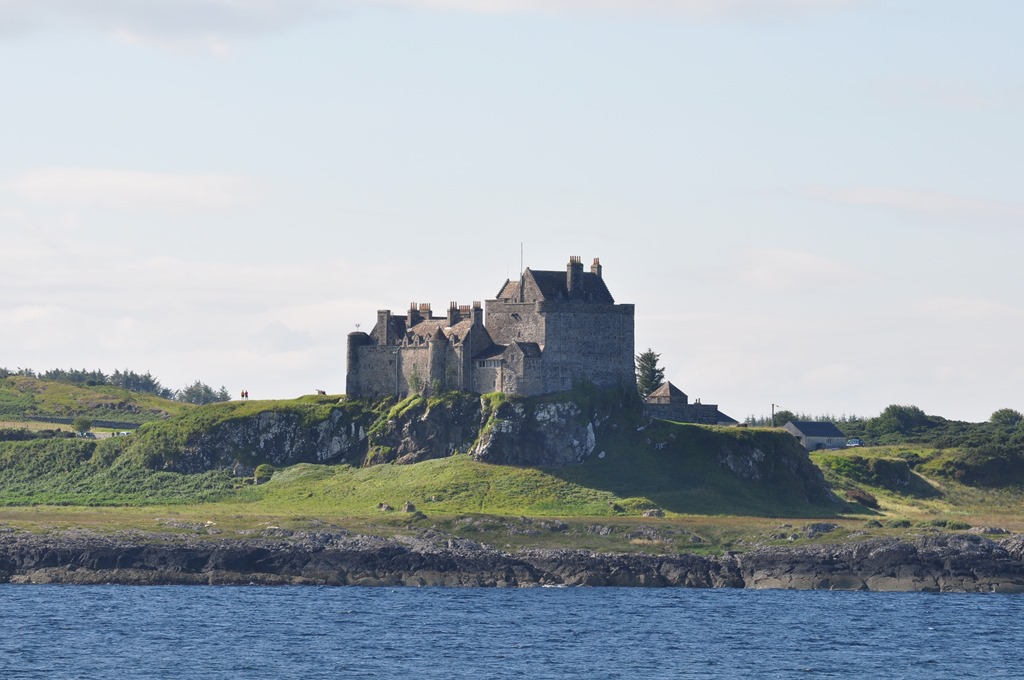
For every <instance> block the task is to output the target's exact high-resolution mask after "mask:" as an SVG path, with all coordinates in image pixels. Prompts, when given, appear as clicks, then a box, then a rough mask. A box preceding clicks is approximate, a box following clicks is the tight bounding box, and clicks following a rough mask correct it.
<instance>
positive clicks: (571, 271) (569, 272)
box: [566, 255, 583, 295]
mask: <svg viewBox="0 0 1024 680" xmlns="http://www.w3.org/2000/svg"><path fill="white" fill-rule="evenodd" d="M582 283H583V260H582V259H580V257H579V255H573V256H572V257H570V258H569V266H568V267H567V268H566V288H567V289H568V291H569V294H570V295H572V294H573V293H575V292H576V291H578V290H579V289H580V286H581V285H582Z"/></svg>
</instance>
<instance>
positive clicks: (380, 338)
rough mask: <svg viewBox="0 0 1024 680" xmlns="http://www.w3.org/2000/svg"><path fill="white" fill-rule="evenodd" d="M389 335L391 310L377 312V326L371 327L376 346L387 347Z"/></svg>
mask: <svg viewBox="0 0 1024 680" xmlns="http://www.w3.org/2000/svg"><path fill="white" fill-rule="evenodd" d="M390 335H391V310H390V309H378V310H377V325H376V326H374V327H373V339H374V340H376V341H377V344H378V345H387V344H388V342H389V340H390V339H391V338H390Z"/></svg>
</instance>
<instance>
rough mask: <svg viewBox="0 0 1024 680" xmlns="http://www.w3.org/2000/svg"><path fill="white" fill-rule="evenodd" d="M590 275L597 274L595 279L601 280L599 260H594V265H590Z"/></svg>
mask: <svg viewBox="0 0 1024 680" xmlns="http://www.w3.org/2000/svg"><path fill="white" fill-rule="evenodd" d="M590 273H591V274H597V278H601V258H599V257H595V258H594V264H592V265H590Z"/></svg>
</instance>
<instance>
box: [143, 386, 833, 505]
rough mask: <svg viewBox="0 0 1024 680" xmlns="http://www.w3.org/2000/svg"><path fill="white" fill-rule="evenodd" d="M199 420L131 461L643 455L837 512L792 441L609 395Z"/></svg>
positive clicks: (423, 401) (218, 463)
mask: <svg viewBox="0 0 1024 680" xmlns="http://www.w3.org/2000/svg"><path fill="white" fill-rule="evenodd" d="M194 414H197V415H193V414H190V415H189V416H188V417H189V418H190V419H191V420H186V421H184V425H182V421H175V420H171V421H168V422H166V423H156V424H152V425H149V426H147V427H146V428H143V429H142V430H140V431H139V432H138V433H137V434H136V435H134V436H133V437H132V438H131V440H130V442H128V443H126V444H125V445H126V446H128V447H129V449H128V453H129V454H132V453H133V452H134V453H135V454H136V455H135V457H136V459H139V460H141V461H143V462H144V464H146V465H147V466H149V467H151V468H154V469H159V470H168V471H173V472H182V473H198V472H203V471H206V470H211V469H225V470H231V471H233V472H234V473H235V474H238V475H246V476H247V475H252V474H253V470H254V469H255V467H256V466H258V465H260V464H262V463H270V464H271V465H273V466H275V467H278V468H283V467H288V466H291V465H295V464H297V463H328V464H335V463H347V464H350V465H357V466H368V465H378V464H382V463H392V464H411V463H417V462H420V461H425V460H430V459H436V458H444V457H447V456H451V455H453V454H464V455H468V456H471V457H472V458H474V459H476V460H479V461H482V462H486V463H492V464H499V465H517V466H535V467H544V468H558V467H562V466H567V465H572V464H578V463H582V462H584V461H586V460H588V459H589V458H590V457H598V458H604V456H605V454H606V453H610V454H613V456H618V457H619V459H620V460H621V459H623V458H625V459H629V460H633V458H634V456H636V454H638V453H642V452H647V453H650V454H654V455H656V456H658V457H667V458H675V459H677V460H684V459H685V460H691V459H692V460H701V461H707V462H708V463H710V464H711V465H713V466H716V467H718V468H720V469H721V470H724V471H726V472H727V473H728V474H730V475H732V476H734V477H736V478H738V479H739V480H742V481H743V482H751V483H754V484H755V485H756V486H758V487H760V488H763V489H771V490H774V492H775V493H777V494H779V495H781V496H783V497H785V498H786V499H794V500H797V501H799V502H802V503H808V504H812V505H822V504H827V503H829V502H831V501H833V500H834V496H833V495H832V493H831V489H830V488H829V486H828V485H827V484H826V483H825V480H824V478H823V477H822V475H821V472H820V471H819V470H818V468H817V467H815V466H814V465H813V464H812V463H811V461H810V459H809V458H808V456H807V454H806V453H805V452H804V451H803V450H802V449H801V448H800V447H799V445H798V444H797V443H796V440H795V439H794V438H793V437H790V436H789V435H787V434H784V433H779V432H766V431H754V430H749V431H748V430H744V429H732V430H728V431H718V430H714V429H708V428H702V427H697V426H682V425H674V424H670V423H665V422H663V421H650V420H648V419H645V418H644V417H643V416H642V414H641V412H640V409H639V407H638V404H632V403H630V402H629V401H628V400H624V399H623V397H622V395H617V394H613V393H601V392H593V393H588V392H585V391H581V392H579V393H572V394H567V395H555V396H550V397H543V398H533V399H516V398H509V397H506V396H504V395H484V396H479V395H471V394H464V393H453V394H446V395H443V396H440V397H436V398H429V399H428V398H424V397H413V398H410V399H406V400H404V401H402V402H399V403H397V404H396V403H394V402H390V403H389V402H384V403H382V404H378V405H371V404H367V403H365V402H349V401H344V400H343V401H342V402H341V403H315V404H314V403H291V404H289V403H284V404H281V403H277V404H274V405H273V407H267V408H265V409H259V408H258V407H256V405H255V404H253V405H245V406H237V405H225V406H215V407H211V408H210V409H209V410H206V411H203V410H196V411H195V412H194ZM199 416H201V418H200V417H199ZM186 426H187V427H186ZM647 460H650V459H649V458H648V459H647ZM702 464H703V463H702Z"/></svg>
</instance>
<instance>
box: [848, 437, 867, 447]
mask: <svg viewBox="0 0 1024 680" xmlns="http://www.w3.org/2000/svg"><path fill="white" fill-rule="evenodd" d="M846 446H847V448H849V447H853V446H864V440H863V439H860V438H858V437H854V438H853V439H847V440H846Z"/></svg>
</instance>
